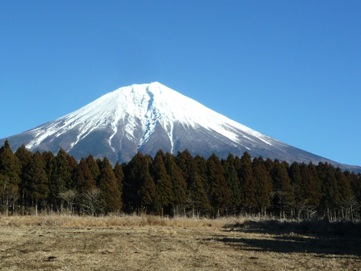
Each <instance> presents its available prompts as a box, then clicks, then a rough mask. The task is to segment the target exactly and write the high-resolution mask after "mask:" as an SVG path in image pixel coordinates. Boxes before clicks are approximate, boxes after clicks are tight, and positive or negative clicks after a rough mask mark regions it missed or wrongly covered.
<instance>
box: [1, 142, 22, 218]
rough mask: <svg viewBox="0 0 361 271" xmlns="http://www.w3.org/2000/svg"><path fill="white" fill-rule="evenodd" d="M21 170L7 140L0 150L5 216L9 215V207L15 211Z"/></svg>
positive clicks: (2, 197) (2, 199)
mask: <svg viewBox="0 0 361 271" xmlns="http://www.w3.org/2000/svg"><path fill="white" fill-rule="evenodd" d="M20 170H21V166H20V163H19V160H18V158H17V157H16V156H15V155H14V153H13V152H12V150H11V147H10V144H9V141H8V140H5V143H4V146H3V147H1V148H0V199H1V202H2V207H3V212H4V214H5V215H8V212H9V207H12V210H13V211H14V207H15V202H16V201H17V200H18V198H19V184H20Z"/></svg>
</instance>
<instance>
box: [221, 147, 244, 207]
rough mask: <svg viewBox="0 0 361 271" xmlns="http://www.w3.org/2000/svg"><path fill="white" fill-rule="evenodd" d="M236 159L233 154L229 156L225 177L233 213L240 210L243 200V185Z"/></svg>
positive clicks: (226, 161)
mask: <svg viewBox="0 0 361 271" xmlns="http://www.w3.org/2000/svg"><path fill="white" fill-rule="evenodd" d="M234 164H235V158H234V156H233V155H232V154H229V155H228V157H227V160H225V161H224V164H223V168H224V177H225V178H226V182H227V186H228V188H229V190H230V192H231V206H232V208H233V210H234V211H233V212H234V213H235V211H236V210H237V209H238V208H239V206H240V204H241V199H242V195H241V193H242V190H241V183H240V181H239V178H238V174H237V171H236V168H235V167H234Z"/></svg>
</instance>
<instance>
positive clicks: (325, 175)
mask: <svg viewBox="0 0 361 271" xmlns="http://www.w3.org/2000/svg"><path fill="white" fill-rule="evenodd" d="M317 170H318V177H319V179H320V182H321V201H320V205H319V211H320V213H323V214H324V216H326V217H327V218H328V219H332V218H333V217H336V216H337V212H336V209H337V207H338V206H340V205H341V195H340V192H339V190H338V184H337V179H336V176H335V169H334V167H333V166H332V165H330V164H328V163H319V164H318V167H317Z"/></svg>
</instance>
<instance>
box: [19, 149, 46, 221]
mask: <svg viewBox="0 0 361 271" xmlns="http://www.w3.org/2000/svg"><path fill="white" fill-rule="evenodd" d="M24 179H25V180H26V182H27V183H28V191H27V193H28V194H29V196H30V199H31V202H32V206H35V213H36V214H37V213H38V209H39V207H40V208H42V207H45V200H46V199H47V197H48V195H49V184H48V176H47V174H46V171H45V162H44V159H43V157H42V155H41V154H40V152H39V151H37V152H35V153H34V155H33V157H32V159H31V160H30V162H29V164H28V166H27V167H26V168H25V169H24ZM39 205H40V206H39Z"/></svg>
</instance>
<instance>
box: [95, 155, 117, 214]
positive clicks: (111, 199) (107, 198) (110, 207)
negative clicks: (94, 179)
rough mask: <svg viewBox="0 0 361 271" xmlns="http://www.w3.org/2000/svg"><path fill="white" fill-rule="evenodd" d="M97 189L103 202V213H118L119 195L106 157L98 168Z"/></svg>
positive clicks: (111, 168) (115, 180)
mask: <svg viewBox="0 0 361 271" xmlns="http://www.w3.org/2000/svg"><path fill="white" fill-rule="evenodd" d="M99 189H100V191H101V198H102V199H103V202H104V204H105V206H104V211H105V213H106V214H109V213H113V214H118V213H119V212H120V208H121V195H120V191H119V188H118V183H117V179H116V177H115V174H114V171H113V167H112V165H111V164H110V162H109V160H108V158H106V157H105V158H104V159H103V162H102V165H101V169H100V177H99Z"/></svg>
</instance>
